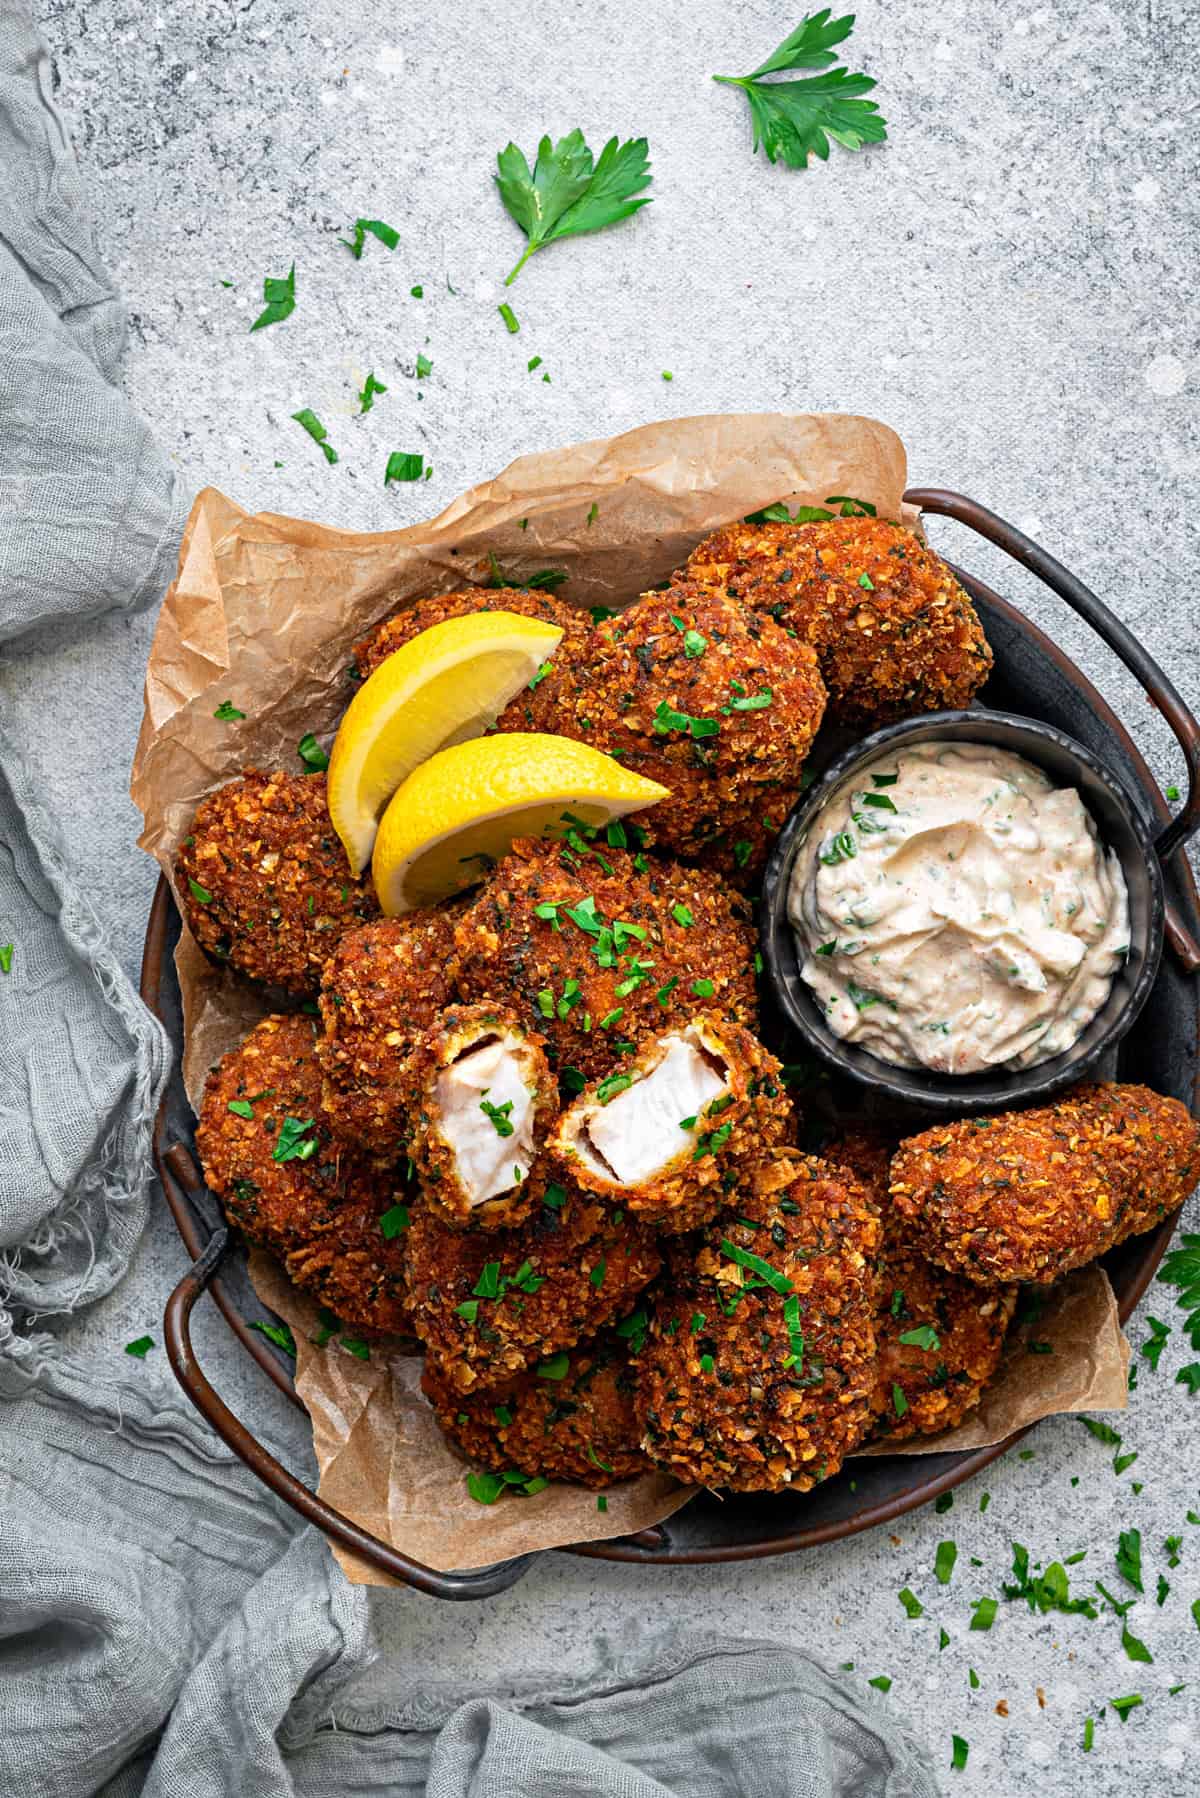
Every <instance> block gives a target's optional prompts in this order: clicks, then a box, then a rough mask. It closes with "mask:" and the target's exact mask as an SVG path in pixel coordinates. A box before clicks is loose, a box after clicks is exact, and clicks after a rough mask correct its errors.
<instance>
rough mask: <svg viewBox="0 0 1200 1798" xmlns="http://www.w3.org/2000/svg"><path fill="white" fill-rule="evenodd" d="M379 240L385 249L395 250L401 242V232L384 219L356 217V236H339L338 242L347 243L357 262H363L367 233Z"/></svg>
mask: <svg viewBox="0 0 1200 1798" xmlns="http://www.w3.org/2000/svg"><path fill="white" fill-rule="evenodd" d="M368 232H369V233H370V235H371V236H372V237H374V238H376V239H377V240H378V242H379V243H381V244H382V245H383V247H384V249H385V250H394V249H395V247H396V245H397V244H398V243H399V242H400V233H399V232H398V231H394V230H393V229H392V227H391V225H385V224H384V222H383V220H382V219H355V221H354V236H353V237H352V238H351V237H339V238H338V242H339V243H341V244H345V246H346V248H347V249H348V250H349V252H350V254H351V255H352V256H353V258H354V260H355V261H356V262H361V260H362V253H363V245H364V244H365V243H366V241H367V233H368Z"/></svg>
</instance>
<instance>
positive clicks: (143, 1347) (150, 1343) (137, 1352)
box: [125, 1336, 154, 1361]
mask: <svg viewBox="0 0 1200 1798" xmlns="http://www.w3.org/2000/svg"><path fill="white" fill-rule="evenodd" d="M153 1347H154V1338H153V1336H137V1337H135V1338H134V1340H133V1341H132V1342H127V1343H126V1344H125V1353H126V1354H127V1355H132V1356H133V1358H134V1360H135V1361H144V1360H145V1359H146V1356H147V1355H148V1354H149V1353H150V1350H151V1349H152V1348H153Z"/></svg>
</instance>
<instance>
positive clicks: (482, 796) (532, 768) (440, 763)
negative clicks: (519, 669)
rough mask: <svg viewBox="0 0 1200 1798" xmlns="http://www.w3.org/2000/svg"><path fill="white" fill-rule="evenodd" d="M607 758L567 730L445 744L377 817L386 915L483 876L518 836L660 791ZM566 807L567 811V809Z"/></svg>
mask: <svg viewBox="0 0 1200 1798" xmlns="http://www.w3.org/2000/svg"><path fill="white" fill-rule="evenodd" d="M668 797H669V793H668V790H667V788H666V787H660V786H659V785H658V783H657V781H653V780H644V779H643V778H642V776H641V775H640V774H634V773H632V772H631V771H630V770H629V769H628V768H623V767H622V766H621V764H620V762H618V761H614V760H613V758H612V757H611V756H608V755H602V754H601V753H600V751H599V750H598V749H590V748H589V747H588V745H587V744H586V743H575V742H572V741H571V739H570V738H568V737H549V736H536V735H533V734H532V733H529V734H526V733H524V732H517V731H514V732H513V733H512V734H511V735H507V734H506V735H503V736H498V737H484V738H482V739H479V740H477V741H476V742H473V743H460V744H458V745H457V746H456V747H454V748H452V749H443V750H442V752H441V753H440V755H435V756H434V757H433V758H432V760H430V761H428V762H425V763H424V764H423V765H422V766H421V767H420V768H418V769H416V770H415V772H414V773H412V774H410V775H409V777H408V779H407V780H406V781H405V783H404V785H403V786H402V787H401V788H400V789H399V791H398V792H397V793H396V795H395V797H394V798H393V799H392V802H391V804H390V805H389V806H388V808H387V810H386V812H385V813H384V814H383V818H382V819H381V821H380V825H379V835H378V837H377V838H376V842H375V854H374V857H373V860H372V863H371V871H372V873H373V875H374V877H375V890H376V892H377V893H378V894H379V903H380V905H381V906H382V907H383V909H384V911H385V913H386V914H387V915H388V917H392V918H394V917H397V916H398V915H399V914H400V913H401V912H406V911H413V910H415V909H416V908H417V907H418V906H421V905H435V904H436V903H437V902H438V900H439V899H446V898H449V896H450V895H451V894H452V893H457V892H459V891H461V889H462V888H463V887H468V886H472V885H474V883H475V882H476V881H477V880H481V879H482V878H483V876H484V875H485V874H486V873H487V871H488V869H489V868H491V867H492V866H493V865H494V864H495V863H496V862H498V861H499V860H500V859H501V857H502V856H504V855H507V853H508V851H509V849H510V848H511V847H512V843H513V839H514V837H552V836H562V835H563V834H564V833H565V832H566V831H567V830H569V829H570V828H571V820H572V819H580V818H582V819H583V821H584V823H585V824H592V825H597V826H603V825H605V824H608V823H610V822H611V821H612V820H613V819H616V818H622V817H624V816H625V814H626V813H627V812H636V811H640V810H641V809H642V807H643V806H647V805H655V804H657V803H658V801H659V800H660V799H666V798H668ZM566 813H570V815H571V816H570V818H568V817H566V816H565V814H566Z"/></svg>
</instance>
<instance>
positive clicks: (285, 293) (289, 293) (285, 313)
mask: <svg viewBox="0 0 1200 1798" xmlns="http://www.w3.org/2000/svg"><path fill="white" fill-rule="evenodd" d="M263 299H264V300H265V301H266V302H267V303H266V305H265V306H264V307H263V310H262V311H261V312H260V313H259V315H258V317H257V318H256V319H255V321H254V323H253V324H252V325H251V327H250V329H251V330H252V331H261V330H263V329H264V328H265V327H266V326H267V325H278V324H282V322H283V320H284V319H285V318H290V317H291V315H292V313H293V312H294V311H295V310H296V264H295V263H294V262H293V264H292V266H291V268H290V269H289V270H288V272H287V274H286V275H284V276H282V277H279V276H275V275H267V276H266V278H265V279H264V281H263Z"/></svg>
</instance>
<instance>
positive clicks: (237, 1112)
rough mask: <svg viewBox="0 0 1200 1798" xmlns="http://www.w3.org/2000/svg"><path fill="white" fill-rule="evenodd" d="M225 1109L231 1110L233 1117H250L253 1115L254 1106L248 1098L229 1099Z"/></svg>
mask: <svg viewBox="0 0 1200 1798" xmlns="http://www.w3.org/2000/svg"><path fill="white" fill-rule="evenodd" d="M225 1109H226V1111H232V1113H233V1115H234V1117H235V1118H251V1119H252V1118H253V1116H254V1107H253V1105H251V1103H250V1101H249V1099H230V1101H229V1103H228V1105H227V1106H226V1107H225Z"/></svg>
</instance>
